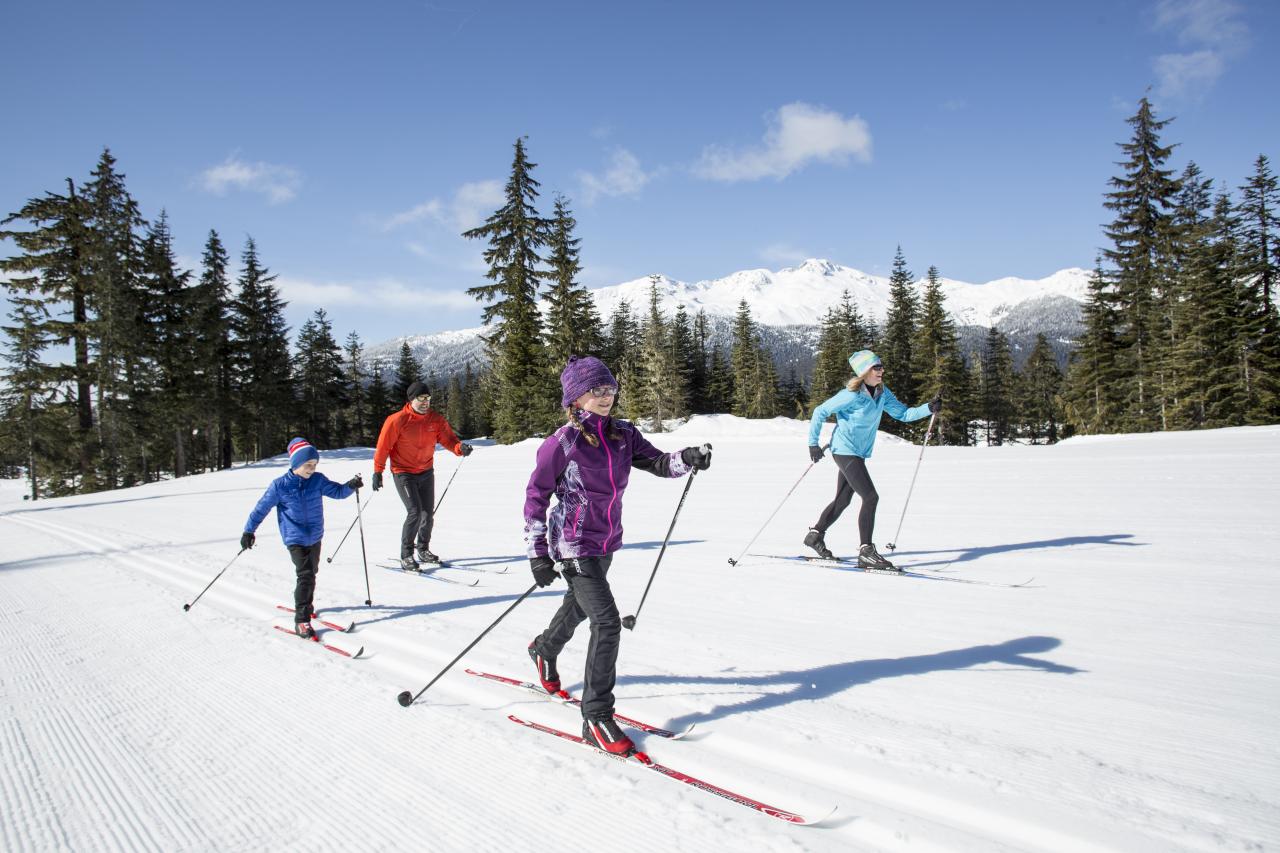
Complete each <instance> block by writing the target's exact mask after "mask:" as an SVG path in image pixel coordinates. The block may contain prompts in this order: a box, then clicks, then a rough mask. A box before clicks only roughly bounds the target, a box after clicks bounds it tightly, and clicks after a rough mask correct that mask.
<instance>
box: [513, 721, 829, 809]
mask: <svg viewBox="0 0 1280 853" xmlns="http://www.w3.org/2000/svg"><path fill="white" fill-rule="evenodd" d="M507 719H508V720H510V721H511V722H513V723H519V724H520V725H522V726H525V727H526V728H530V729H536V730H537V731H540V732H544V733H546V734H549V735H554V736H556V737H558V738H560V739H562V740H567V741H570V742H572V743H576V744H578V745H579V746H584V747H586V748H587V749H590V750H592V751H594V752H598V753H600V754H601V755H607V756H609V757H610V758H615V759H617V760H618V761H624V762H627V763H632V762H634V763H636V764H639V765H640V766H641V767H646V768H648V769H649V770H652V771H654V772H655V773H661V774H662V775H663V776H666V777H667V778H668V779H674V780H675V781H677V782H683V783H684V784H686V785H691V786H693V787H694V788H698V789H700V790H703V791H706V792H707V793H708V794H715V795H716V796H717V797H723V798H724V799H726V800H729V801H730V802H733V803H737V804H738V805H740V806H746V807H747V808H749V809H754V810H755V811H758V812H759V813H760V814H763V815H768V816H769V817H772V818H777V819H778V820H785V821H786V822H787V823H794V824H798V825H800V826H812V825H813V824H815V823H820V822H822V821H824V820H826V819H827V818H829V817H831V815H832V814H834V813H835V809H834V808H833V809H832V810H831V811H829V812H827V813H826V814H824V815H823V816H822V817H820V818H817V819H816V820H814V819H811V818H807V817H805V816H804V815H800V814H796V813H795V812H789V811H787V810H786V809H780V808H777V807H776V806H771V805H768V804H766V803H762V802H760V801H759V800H753V799H751V798H750V797H746V796H743V795H742V794H737V793H734V792H733V791H730V790H728V789H727V788H721V787H720V786H719V785H712V784H711V783H710V782H704V781H703V780H701V779H698V778H695V777H693V776H690V775H689V774H688V773H682V772H680V771H679V770H676V769H674V768H672V767H667V766H666V765H663V764H659V763H658V762H656V761H654V760H653V759H652V758H650V757H649V756H648V755H647V754H646V753H643V752H634V753H632V754H631V755H628V756H621V755H613V754H612V753H608V752H605V751H604V750H603V749H601V748H600V747H598V746H595V745H593V744H591V743H589V742H588V741H586V740H583V739H582V738H581V737H579V736H578V735H575V734H570V733H569V732H565V731H561V730H560V729H553V728H551V727H550V726H544V725H542V724H541V723H531V722H529V721H527V720H522V719H520V718H519V717H517V716H515V715H510V716H508V717H507Z"/></svg>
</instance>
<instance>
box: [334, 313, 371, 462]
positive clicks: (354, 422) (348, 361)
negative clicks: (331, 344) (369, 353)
mask: <svg viewBox="0 0 1280 853" xmlns="http://www.w3.org/2000/svg"><path fill="white" fill-rule="evenodd" d="M342 372H343V380H344V382H343V384H344V386H345V388H346V397H347V405H346V407H345V408H344V409H343V412H344V415H343V418H342V421H343V423H342V430H341V432H340V434H339V436H338V442H339V444H342V445H343V446H346V445H349V444H358V445H363V446H367V445H368V444H369V443H370V442H369V399H368V397H369V395H368V392H367V391H366V390H365V386H366V385H367V384H368V376H367V374H366V373H365V369H364V344H363V343H361V342H360V335H359V334H358V333H357V332H355V331H354V330H353V331H351V332H348V333H347V339H346V342H345V343H344V345H343V359H342Z"/></svg>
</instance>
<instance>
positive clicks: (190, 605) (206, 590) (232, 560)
mask: <svg viewBox="0 0 1280 853" xmlns="http://www.w3.org/2000/svg"><path fill="white" fill-rule="evenodd" d="M248 550H249V549H248V548H241V549H240V551H239V553H237V554H236V556H235V557H232V558H231V562H230V563H227V564H226V565H225V566H223V567H222V572H225V571H226V570H227V569H229V568H231V563H234V562H235V561H236V557H239V556H240V554H243V553H244V552H245V551H248ZM222 572H218V573H217V574H216V575H214V576H213V580H211V581H209V586H206V587H205V588H204V589H202V590H200V595H197V596H196V597H195V600H193V601H192V602H191V603H190V604H184V605H182V609H183V611H184V612H185V611H187V610H190V609H191V608H192V607H194V606H195V604H196V602H197V601H199V600H200V596H201V595H204V594H205V593H206V592H208V591H209V587H210V586H213V585H214V584H215V583H217V582H218V578H220V577H222Z"/></svg>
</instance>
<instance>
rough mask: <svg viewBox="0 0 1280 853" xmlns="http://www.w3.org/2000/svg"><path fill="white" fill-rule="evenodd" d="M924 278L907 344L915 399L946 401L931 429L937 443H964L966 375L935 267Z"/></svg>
mask: <svg viewBox="0 0 1280 853" xmlns="http://www.w3.org/2000/svg"><path fill="white" fill-rule="evenodd" d="M926 278H927V282H926V284H925V290H924V299H923V301H922V303H921V305H920V323H919V326H918V327H917V329H916V333H915V336H914V337H913V339H912V343H911V357H912V358H913V359H915V362H914V364H913V365H912V374H913V377H914V378H915V380H916V382H917V387H916V392H917V394H918V396H919V399H924V400H931V399H933V398H934V397H936V396H938V395H940V394H941V395H942V396H943V398H944V399H945V400H946V408H945V409H944V410H943V411H944V413H943V416H942V417H941V419H940V423H938V424H935V426H934V432H935V433H936V434H937V436H938V441H939V442H940V443H942V444H968V443H969V420H970V415H971V402H970V400H969V396H970V395H969V387H968V386H969V374H968V371H967V370H966V369H965V364H964V357H963V356H962V355H961V354H960V343H959V337H958V336H957V334H956V325H955V321H953V320H952V319H951V317H950V315H948V314H947V308H946V296H945V295H944V294H943V292H942V278H941V277H940V276H939V274H938V268H937V267H935V266H931V267H929V272H928V274H927V276H926ZM895 382H896V379H895ZM894 393H895V394H897V393H898V392H897V391H895V392H894ZM903 402H905V403H906V404H907V405H913V404H914V403H915V402H917V400H916V398H906V399H904V400H903ZM921 423H925V422H921Z"/></svg>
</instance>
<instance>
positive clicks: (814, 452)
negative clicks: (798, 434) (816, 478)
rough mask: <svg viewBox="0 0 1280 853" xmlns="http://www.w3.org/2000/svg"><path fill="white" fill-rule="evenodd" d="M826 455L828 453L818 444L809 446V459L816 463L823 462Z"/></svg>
mask: <svg viewBox="0 0 1280 853" xmlns="http://www.w3.org/2000/svg"><path fill="white" fill-rule="evenodd" d="M825 455H826V451H825V450H823V449H822V448H821V447H819V446H818V445H816V444H811V445H809V458H810V459H812V460H813V461H814V462H815V463H817V462H821V461H822V457H823V456H825Z"/></svg>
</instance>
